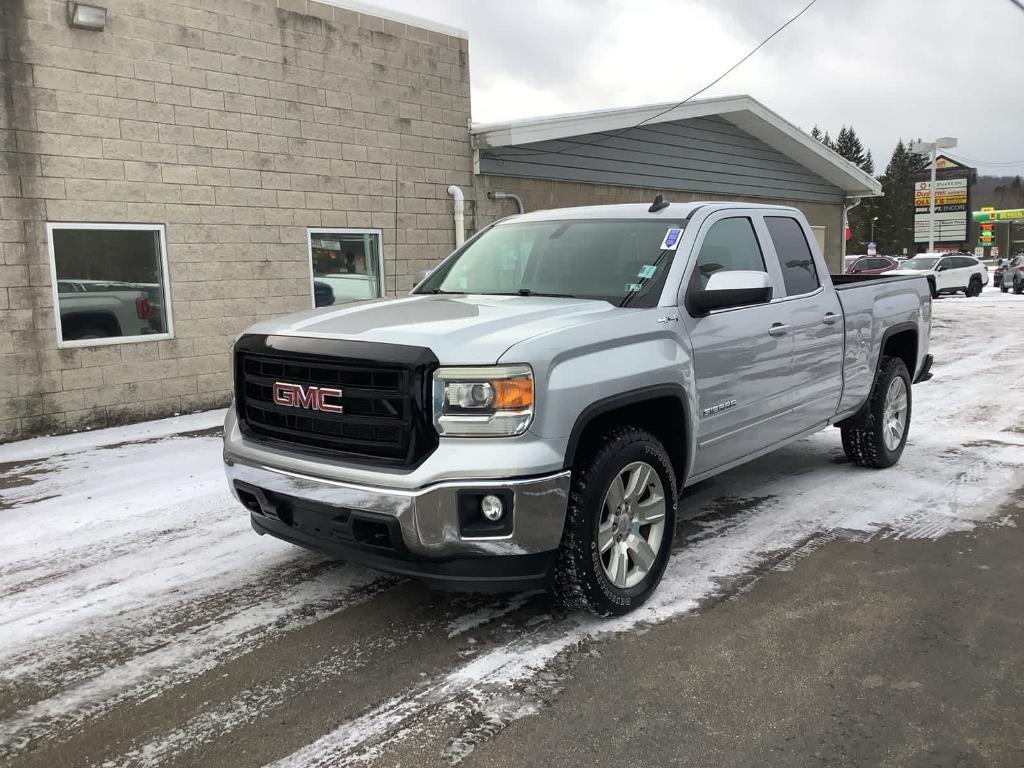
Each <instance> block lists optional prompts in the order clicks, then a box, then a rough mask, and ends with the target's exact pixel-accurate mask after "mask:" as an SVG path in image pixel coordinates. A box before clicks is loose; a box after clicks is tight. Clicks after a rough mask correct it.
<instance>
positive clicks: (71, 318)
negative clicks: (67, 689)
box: [0, 0, 880, 441]
mask: <svg viewBox="0 0 1024 768" xmlns="http://www.w3.org/2000/svg"><path fill="white" fill-rule="evenodd" d="M103 3H104V6H103V7H100V6H98V5H92V4H87V3H78V2H65V0H4V2H3V3H0V441H5V440H13V439H18V438H21V437H27V436H31V435H35V434H42V433H52V432H64V431H72V430H80V429H88V428H93V427H98V426H106V425H110V424H116V423H123V422H129V421H137V420H141V419H146V418H155V417H160V416H166V415H171V414H175V413H181V412H187V411H194V410H200V409H204V408H211V407H216V406H223V405H225V404H227V403H228V402H229V400H230V398H231V387H232V381H231V375H230V372H229V367H230V356H229V354H228V351H229V349H230V346H231V343H232V341H233V339H234V337H235V335H236V334H237V333H238V332H240V331H241V330H242V329H244V328H245V327H246V326H247V325H250V324H251V323H253V322H254V321H256V320H258V319H261V318H265V317H268V316H272V315H276V314H283V313H287V312H294V311H300V310H304V309H309V308H311V307H313V306H330V305H333V304H340V303H344V302H347V301H354V300H359V299H365V298H373V297H378V296H391V295H395V294H398V293H403V292H405V291H407V290H408V289H409V288H411V287H412V286H413V284H414V282H415V276H416V275H417V273H419V272H420V271H421V270H423V269H426V268H429V267H431V266H433V265H435V264H436V263H437V262H438V261H439V260H440V259H442V258H443V257H444V256H446V255H447V254H448V253H449V252H451V250H452V249H453V248H454V247H455V243H456V231H455V226H454V217H453V213H454V204H455V201H454V199H453V196H452V194H450V193H449V188H450V187H453V186H454V187H457V188H458V193H459V194H464V195H465V200H466V210H465V232H464V233H462V234H465V235H466V236H468V235H470V234H472V232H473V231H475V230H476V229H478V228H479V227H481V226H484V225H486V224H488V223H490V222H491V221H493V220H495V219H496V218H498V217H500V216H504V215H508V214H510V213H513V212H514V210H515V208H514V207H513V206H512V205H511V203H510V202H509V201H510V198H507V197H506V198H502V197H501V196H500V195H499V196H497V197H498V199H491V196H489V193H494V192H504V193H511V194H514V195H516V196H518V197H519V198H520V199H521V200H522V201H523V202H524V203H525V205H526V207H527V209H531V210H532V209H536V208H550V207H562V206H569V205H579V204H592V203H602V202H625V201H648V200H650V199H652V198H653V197H654V194H655V193H656V192H659V191H660V192H664V193H666V196H667V197H668V198H669V199H676V200H692V199H705V198H706V199H715V198H718V199H722V198H730V199H736V198H741V199H749V200H757V201H760V202H772V201H782V202H786V203H790V204H795V205H798V206H799V207H801V208H802V209H803V210H804V211H805V213H807V215H808V217H809V218H810V220H811V223H812V224H814V225H815V227H816V230H815V231H816V232H818V233H819V240H820V242H821V244H822V246H823V247H824V249H825V252H826V254H827V256H828V257H829V258H830V260H831V263H833V264H834V265H836V267H838V265H839V264H840V263H841V253H842V234H841V233H842V227H843V209H844V206H846V205H849V204H851V202H852V201H853V200H855V199H857V198H860V197H864V196H870V195H874V194H878V193H879V192H880V190H879V188H878V184H877V182H876V181H875V180H874V179H871V178H870V177H868V176H866V175H865V174H863V173H861V172H860V171H858V170H857V169H856V168H854V167H853V166H851V165H850V164H849V163H846V162H845V161H844V160H842V159H841V158H839V157H838V156H837V155H835V154H834V153H832V152H830V151H829V150H827V149H825V148H824V147H821V145H819V144H817V143H816V142H814V141H813V140H812V139H810V138H809V137H807V136H806V135H805V134H803V133H802V132H801V131H800V130H799V129H797V128H795V127H794V126H792V125H791V124H789V123H787V122H786V121H784V120H783V119H782V118H780V117H779V116H777V115H775V114H774V113H771V112H770V111H769V110H767V109H766V108H765V107H763V105H760V104H759V103H758V102H756V101H754V100H753V99H750V98H749V97H738V98H735V99H731V100H729V99H726V100H705V101H701V102H692V103H690V104H687V105H683V106H681V107H675V108H672V109H663V108H662V107H664V105H662V107H641V108H635V109H626V110H621V109H620V110H605V111H601V112H592V113H586V114H583V115H565V116H560V117H554V118H545V119H540V120H525V121H517V122H513V123H504V124H500V125H481V126H475V127H472V128H471V124H470V117H471V110H470V90H469V60H468V55H469V50H468V39H467V35H466V33H464V32H462V31H460V30H457V29H452V28H449V27H446V26H443V25H439V24H435V23H432V22H429V21H425V20H422V19H411V18H407V17H403V16H400V15H396V14H393V13H390V12H386V11H383V10H379V9H373V8H369V7H367V6H365V5H363V4H361V3H357V2H350V1H349V0H329V2H323V3H321V2H315V1H314V0H217V2H216V3H209V2H204V0H103ZM668 106H671V105H668ZM641 121H643V122H644V124H643V125H638V123H640V122H641Z"/></svg>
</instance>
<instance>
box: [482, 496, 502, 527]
mask: <svg viewBox="0 0 1024 768" xmlns="http://www.w3.org/2000/svg"><path fill="white" fill-rule="evenodd" d="M480 513H481V514H482V515H483V516H484V517H486V518H487V519H488V520H490V521H491V522H492V523H496V522H498V521H499V520H500V519H501V516H502V515H503V514H505V505H504V504H502V503H501V499H499V498H498V497H497V496H495V495H493V494H490V493H489V494H487V495H486V496H484V497H483V498H482V499H480Z"/></svg>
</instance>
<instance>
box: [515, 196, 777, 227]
mask: <svg viewBox="0 0 1024 768" xmlns="http://www.w3.org/2000/svg"><path fill="white" fill-rule="evenodd" d="M650 207H651V204H650V203H623V204H618V205H584V206H579V207H577V208H551V209H549V210H542V211H530V212H529V213H524V214H520V215H515V216H509V217H507V218H505V219H502V221H504V222H513V221H516V222H518V221H564V220H565V219H646V218H651V219H672V220H676V221H678V220H679V219H685V218H687V217H688V216H690V214H692V213H693V212H694V211H695V210H697V209H698V208H705V207H707V208H711V209H713V210H723V209H728V208H765V209H772V210H786V211H792V210H795V209H794V208H793V207H792V206H787V205H767V204H764V203H746V202H736V201H722V200H698V201H695V202H690V203H669V205H668V207H667V208H663V209H661V210H660V211H658V212H657V213H651V212H650V211H649V210H648V209H649V208H650Z"/></svg>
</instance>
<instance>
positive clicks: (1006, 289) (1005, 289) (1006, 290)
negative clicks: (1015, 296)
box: [999, 283, 1010, 293]
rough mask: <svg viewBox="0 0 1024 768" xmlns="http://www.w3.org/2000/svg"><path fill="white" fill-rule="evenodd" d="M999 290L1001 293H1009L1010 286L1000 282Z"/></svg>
mask: <svg viewBox="0 0 1024 768" xmlns="http://www.w3.org/2000/svg"><path fill="white" fill-rule="evenodd" d="M999 290H1000V291H1002V292H1003V293H1009V292H1010V287H1009V286H1008V285H1007V284H1006V283H1000V284H999Z"/></svg>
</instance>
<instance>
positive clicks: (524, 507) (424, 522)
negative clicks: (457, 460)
mask: <svg viewBox="0 0 1024 768" xmlns="http://www.w3.org/2000/svg"><path fill="white" fill-rule="evenodd" d="M225 471H226V473H227V477H228V483H229V485H230V486H231V491H232V493H234V495H235V497H236V498H239V501H243V500H242V499H241V498H240V497H239V493H238V490H239V485H238V484H239V483H241V484H242V485H241V487H242V488H243V489H244V488H245V487H246V486H248V487H249V488H256V489H261V490H263V491H269V492H271V494H276V495H280V496H282V497H287V498H290V499H299V500H303V501H306V502H313V503H315V504H319V505H326V506H327V507H334V508H338V509H339V510H340V509H344V510H350V511H355V512H357V513H359V512H362V513H370V514H375V515H380V516H383V517H386V518H392V519H394V520H396V521H397V524H398V527H399V530H400V532H401V538H402V544H403V545H404V549H405V550H407V554H406V555H404V556H403V557H405V558H406V559H407V560H408V559H413V560H422V559H428V560H435V559H436V560H442V559H446V558H449V559H450V558H465V557H471V558H472V557H480V556H508V555H535V554H539V553H549V552H552V551H553V550H555V549H557V547H558V545H559V542H560V540H561V537H562V528H563V525H564V522H565V511H566V505H567V501H568V493H569V472H568V471H564V472H558V473H555V474H550V475H546V476H542V477H533V478H526V479H507V480H465V481H455V480H452V481H445V482H441V483H437V484H435V485H430V486H427V487H424V488H421V489H417V490H397V489H394V488H384V487H376V486H370V485H360V484H354V483H345V482H341V481H337V480H327V479H323V478H317V477H311V476H308V475H302V474H297V473H294V472H289V471H286V470H280V469H274V468H271V467H266V466H257V465H252V464H246V463H242V462H240V461H238V460H237V459H233V458H231V457H230V456H226V457H225ZM472 489H478V490H479V489H488V490H490V489H494V490H498V491H508V492H511V494H512V499H513V503H512V512H511V514H512V533H511V534H507V535H504V536H501V537H488V536H479V537H472V536H463V535H460V528H459V514H458V494H459V491H460V490H472ZM243 503H245V502H244V501H243ZM261 503H262V502H261ZM247 506H249V505H247ZM250 509H251V507H250ZM261 517H264V516H263V515H261V514H260V513H259V512H253V524H254V526H256V527H257V529H258V530H259V529H262V530H261V532H268V533H271V534H272V535H277V536H279V537H280V538H285V539H288V540H291V541H294V542H295V543H298V544H302V545H304V546H310V547H311V548H317V549H321V550H324V551H329V550H330V549H331V547H330V546H326V545H325V546H317V544H318V543H319V542H313V541H308V540H300V537H298V536H290V535H289V531H288V530H287V528H286V527H285V526H282V524H281V523H280V522H278V521H276V520H274V519H272V518H265V519H263V520H260V518H261ZM318 530H319V529H318ZM305 539H309V536H306V537H305ZM327 544H329V541H328V542H327ZM384 567H386V566H384ZM390 570H398V571H401V572H406V570H403V569H401V568H391V569H390Z"/></svg>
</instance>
